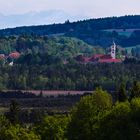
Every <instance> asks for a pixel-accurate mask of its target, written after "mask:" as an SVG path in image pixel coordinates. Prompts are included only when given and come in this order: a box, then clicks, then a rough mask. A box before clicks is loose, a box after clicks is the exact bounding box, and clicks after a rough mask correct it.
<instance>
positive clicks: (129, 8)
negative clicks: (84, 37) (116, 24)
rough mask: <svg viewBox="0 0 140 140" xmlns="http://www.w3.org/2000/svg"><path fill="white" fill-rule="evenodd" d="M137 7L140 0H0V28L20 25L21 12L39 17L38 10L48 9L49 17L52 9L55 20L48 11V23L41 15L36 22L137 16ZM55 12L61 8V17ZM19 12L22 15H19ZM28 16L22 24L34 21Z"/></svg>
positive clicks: (138, 10)
mask: <svg viewBox="0 0 140 140" xmlns="http://www.w3.org/2000/svg"><path fill="white" fill-rule="evenodd" d="M139 7H140V0H0V20H4V21H3V24H2V25H1V23H0V28H4V27H5V28H6V27H10V25H11V27H13V26H18V25H19V26H21V25H22V24H21V23H20V24H18V22H19V21H20V20H22V19H21V17H22V16H23V15H24V16H23V18H26V16H27V15H28V14H30V16H31V15H34V17H35V14H37V15H38V16H39V15H40V16H42V15H41V14H38V13H42V14H44V13H45V12H47V16H48V14H50V13H49V11H50V12H53V11H55V13H54V12H53V19H54V20H50V19H51V14H50V17H49V16H48V17H47V18H48V21H49V22H46V21H47V19H45V20H44V18H45V17H44V16H43V18H42V19H40V20H42V22H39V24H50V23H55V22H56V23H58V22H63V20H67V19H69V18H70V19H72V17H74V18H73V19H72V20H76V19H77V20H79V19H81V20H82V19H84V18H98V17H109V16H123V15H140V8H139ZM57 11H59V12H60V11H61V16H62V19H61V17H60V18H59V19H58V18H57V16H58V14H57ZM62 13H63V14H64V16H63V14H62ZM11 15H12V16H11ZM20 15H21V17H20V18H19V16H20ZM55 15H56V17H55ZM3 17H4V18H3ZM6 17H7V19H8V20H7V19H6ZM17 17H18V19H17ZM63 17H65V19H64V18H63ZM10 18H11V21H10ZM27 18H28V23H27V22H25V23H23V25H24V24H28V25H31V24H36V23H35V20H34V21H33V18H31V19H30V20H29V16H28V17H27ZM66 18H67V19H66ZM17 21H18V22H17ZM14 22H15V24H14ZM22 22H23V21H22ZM37 24H38V22H37ZM4 25H5V26H4Z"/></svg>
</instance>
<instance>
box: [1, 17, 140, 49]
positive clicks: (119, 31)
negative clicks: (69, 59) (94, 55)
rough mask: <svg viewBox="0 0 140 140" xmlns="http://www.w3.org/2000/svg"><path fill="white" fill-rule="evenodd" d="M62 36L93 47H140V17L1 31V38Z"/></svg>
mask: <svg viewBox="0 0 140 140" xmlns="http://www.w3.org/2000/svg"><path fill="white" fill-rule="evenodd" d="M21 34H22V35H23V34H24V35H31V34H34V35H39V36H44V35H49V36H50V35H55V36H58V35H61V36H68V37H74V38H78V39H80V40H83V41H84V42H86V43H87V44H90V45H92V46H101V47H104V48H106V47H109V46H110V45H111V44H112V41H113V40H114V41H115V42H116V43H117V44H118V45H120V46H122V47H133V46H137V45H140V15H136V16H123V17H109V18H99V19H89V20H84V21H78V22H73V23H70V22H69V21H66V22H65V23H64V24H52V25H40V26H29V27H17V28H11V29H3V30H0V36H13V35H21Z"/></svg>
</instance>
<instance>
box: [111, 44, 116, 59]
mask: <svg viewBox="0 0 140 140" xmlns="http://www.w3.org/2000/svg"><path fill="white" fill-rule="evenodd" d="M111 57H112V59H116V44H115V42H113V45H112V46H111Z"/></svg>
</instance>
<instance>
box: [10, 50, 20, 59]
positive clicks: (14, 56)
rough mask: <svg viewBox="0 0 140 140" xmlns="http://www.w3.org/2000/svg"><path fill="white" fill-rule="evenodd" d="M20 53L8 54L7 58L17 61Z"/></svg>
mask: <svg viewBox="0 0 140 140" xmlns="http://www.w3.org/2000/svg"><path fill="white" fill-rule="evenodd" d="M20 55H21V54H20V53H19V52H12V53H10V54H9V58H12V59H18V58H19V57H20Z"/></svg>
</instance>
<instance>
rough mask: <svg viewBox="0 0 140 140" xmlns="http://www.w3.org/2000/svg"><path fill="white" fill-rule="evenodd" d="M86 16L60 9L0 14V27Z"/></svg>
mask: <svg viewBox="0 0 140 140" xmlns="http://www.w3.org/2000/svg"><path fill="white" fill-rule="evenodd" d="M86 18H87V17H85V16H81V15H69V14H67V13H65V12H64V11H61V10H49V11H41V12H29V13H25V14H19V15H7V16H6V15H3V14H0V28H1V29H3V28H12V27H19V26H27V25H28V26H31V25H44V24H45V25H47V24H52V23H64V22H65V21H66V20H70V21H75V20H79V19H86Z"/></svg>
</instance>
